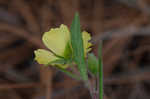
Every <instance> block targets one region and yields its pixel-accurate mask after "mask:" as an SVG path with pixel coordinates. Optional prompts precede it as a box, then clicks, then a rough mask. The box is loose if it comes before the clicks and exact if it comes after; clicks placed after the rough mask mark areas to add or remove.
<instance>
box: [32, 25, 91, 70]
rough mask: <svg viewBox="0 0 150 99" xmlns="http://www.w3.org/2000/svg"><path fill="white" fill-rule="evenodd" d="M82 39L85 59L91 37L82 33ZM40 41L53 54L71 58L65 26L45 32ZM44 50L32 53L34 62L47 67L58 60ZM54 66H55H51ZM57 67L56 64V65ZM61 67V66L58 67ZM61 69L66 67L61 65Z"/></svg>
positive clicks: (68, 33) (68, 36)
mask: <svg viewBox="0 0 150 99" xmlns="http://www.w3.org/2000/svg"><path fill="white" fill-rule="evenodd" d="M82 38H83V45H84V54H85V57H86V54H87V52H89V51H90V50H91V48H89V47H90V46H91V45H92V44H91V43H88V41H89V40H90V39H91V36H90V34H89V33H88V32H85V31H84V32H83V33H82ZM42 41H43V43H44V44H45V46H46V47H47V48H48V49H50V50H51V51H52V52H54V53H55V54H56V55H58V56H61V57H63V58H64V59H65V58H71V57H72V50H71V43H70V42H71V41H70V31H69V29H68V27H67V26H66V25H63V24H62V25H61V26H60V27H59V28H52V29H51V30H50V31H48V32H45V33H44V35H43V37H42ZM51 51H48V50H45V49H38V50H36V51H34V53H35V60H36V61H37V62H38V63H39V64H44V65H47V64H49V63H51V62H53V61H56V60H59V59H60V58H59V57H57V56H55V55H54V53H52V52H51ZM51 65H56V64H51ZM57 65H58V64H57ZM59 66H61V65H59ZM61 67H62V68H66V67H67V66H66V65H62V66H61Z"/></svg>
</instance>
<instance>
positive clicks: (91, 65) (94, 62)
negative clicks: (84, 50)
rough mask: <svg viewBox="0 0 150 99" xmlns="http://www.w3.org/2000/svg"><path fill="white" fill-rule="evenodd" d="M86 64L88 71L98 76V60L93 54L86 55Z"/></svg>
mask: <svg viewBox="0 0 150 99" xmlns="http://www.w3.org/2000/svg"><path fill="white" fill-rule="evenodd" d="M87 63H88V69H89V71H90V72H91V73H92V74H93V75H95V76H96V75H97V74H98V59H97V58H96V56H95V55H94V54H93V53H90V54H88V59H87Z"/></svg>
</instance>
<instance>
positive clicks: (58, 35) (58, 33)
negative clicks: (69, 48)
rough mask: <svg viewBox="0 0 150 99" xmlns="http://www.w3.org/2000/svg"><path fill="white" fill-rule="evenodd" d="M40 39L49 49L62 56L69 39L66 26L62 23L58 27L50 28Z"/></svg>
mask: <svg viewBox="0 0 150 99" xmlns="http://www.w3.org/2000/svg"><path fill="white" fill-rule="evenodd" d="M42 40H43V42H44V44H45V45H46V46H47V47H48V48H49V49H51V50H52V51H53V52H54V53H56V54H57V55H60V56H62V55H63V53H64V50H65V47H66V45H67V43H68V42H69V40H70V33H69V30H68V27H67V26H66V25H63V24H62V25H61V26H60V27H59V28H52V29H51V30H50V31H48V32H45V33H44V35H43V38H42Z"/></svg>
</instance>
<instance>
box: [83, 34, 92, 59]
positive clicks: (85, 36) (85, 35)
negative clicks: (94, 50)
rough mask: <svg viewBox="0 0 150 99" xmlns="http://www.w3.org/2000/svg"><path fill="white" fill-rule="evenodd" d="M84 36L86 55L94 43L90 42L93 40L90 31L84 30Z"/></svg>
mask: <svg viewBox="0 0 150 99" xmlns="http://www.w3.org/2000/svg"><path fill="white" fill-rule="evenodd" d="M82 38H83V46H84V55H85V57H86V54H87V53H88V52H89V51H90V50H91V48H90V47H91V46H92V43H90V42H89V40H91V36H90V34H89V33H88V32H86V31H83V32H82Z"/></svg>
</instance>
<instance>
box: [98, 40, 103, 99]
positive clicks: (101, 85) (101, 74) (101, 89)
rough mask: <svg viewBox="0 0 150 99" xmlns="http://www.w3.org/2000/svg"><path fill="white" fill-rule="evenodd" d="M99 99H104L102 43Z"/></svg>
mask: <svg viewBox="0 0 150 99" xmlns="http://www.w3.org/2000/svg"><path fill="white" fill-rule="evenodd" d="M98 52H99V75H98V77H99V99H103V61H102V42H101V43H100V45H99V50H98Z"/></svg>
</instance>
